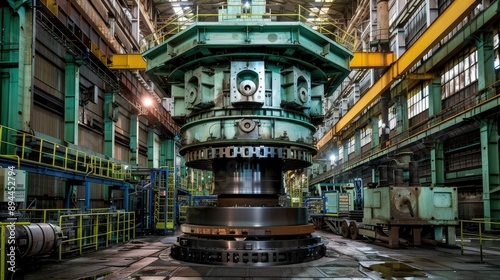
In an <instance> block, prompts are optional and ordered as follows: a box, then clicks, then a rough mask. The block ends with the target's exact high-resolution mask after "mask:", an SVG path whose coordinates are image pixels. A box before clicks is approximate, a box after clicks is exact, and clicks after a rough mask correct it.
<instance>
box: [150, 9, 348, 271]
mask: <svg viewBox="0 0 500 280" xmlns="http://www.w3.org/2000/svg"><path fill="white" fill-rule="evenodd" d="M252 5H254V6H252V13H254V14H255V15H263V14H266V12H267V11H266V10H265V9H266V7H265V1H263V0H253V1H252ZM218 12H219V14H220V15H221V17H222V18H224V21H221V22H202V21H197V22H194V23H192V24H191V25H190V26H189V27H188V28H186V29H185V30H184V31H182V32H180V33H179V34H176V36H173V37H170V38H169V39H167V40H166V41H165V42H164V43H162V44H160V45H158V46H156V47H155V48H153V49H150V50H148V51H146V52H145V53H144V54H143V56H144V57H145V58H146V61H147V70H146V72H147V73H148V75H149V76H150V77H151V79H152V80H153V81H155V83H156V84H157V85H159V86H158V88H159V89H160V90H162V91H163V92H164V93H165V95H167V96H169V97H172V101H173V103H174V106H173V108H174V109H173V112H172V117H173V118H174V119H175V120H176V121H177V122H178V123H179V124H180V125H182V127H181V134H182V139H181V143H182V146H181V147H180V149H179V153H180V154H181V155H182V156H184V158H185V163H186V166H188V167H190V168H196V169H202V170H210V171H212V172H213V176H212V178H213V182H212V183H213V188H212V189H213V191H212V193H213V194H214V195H216V196H217V206H216V207H201V206H196V207H188V209H187V213H186V223H185V224H182V225H181V226H180V229H181V231H182V233H183V235H182V236H180V237H178V240H177V242H176V243H175V244H174V245H173V246H172V248H171V256H172V257H173V258H174V259H177V260H180V261H188V262H197V263H206V264H220V265H238V266H267V265H281V264H291V263H298V262H305V261H311V260H315V259H318V258H321V257H323V256H324V255H325V253H326V248H325V244H324V243H323V242H322V240H321V238H319V237H318V236H316V235H315V234H314V226H313V225H312V224H309V220H308V215H307V209H306V208H305V207H288V206H286V205H283V203H282V200H281V199H280V198H281V197H282V196H283V195H284V194H286V191H285V189H286V188H290V187H292V186H285V183H284V180H283V173H284V172H286V171H290V170H295V169H301V168H306V167H308V166H310V164H311V163H310V162H311V161H312V157H313V156H314V155H315V154H316V153H317V150H316V147H315V146H314V144H315V143H314V140H313V137H312V135H313V134H314V132H315V130H316V128H315V125H314V123H313V120H315V121H318V120H321V118H322V117H324V112H323V98H324V97H325V96H328V95H331V94H332V93H333V92H334V91H335V89H336V87H337V86H338V85H339V84H340V83H341V81H342V80H343V79H344V78H345V77H346V76H347V74H348V73H349V61H350V59H351V58H352V53H351V52H350V51H348V50H347V49H346V48H345V47H343V46H341V45H339V44H338V43H337V42H335V41H334V40H331V39H329V38H327V37H326V36H324V35H322V34H319V33H318V32H316V31H315V30H313V29H312V28H311V27H309V26H308V25H306V24H303V23H301V22H272V21H271V20H272V17H269V18H261V19H259V20H255V19H256V17H255V16H251V17H248V18H246V17H232V16H228V15H236V14H240V13H241V1H240V0H230V1H227V5H226V6H224V7H223V8H221V9H218ZM236 21H238V22H239V23H238V24H235V22H236ZM263 22H265V23H263ZM291 42H293V43H291ZM301 42H303V43H304V45H303V44H302V43H301Z"/></svg>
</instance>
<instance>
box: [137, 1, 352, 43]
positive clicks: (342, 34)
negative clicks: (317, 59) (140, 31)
mask: <svg viewBox="0 0 500 280" xmlns="http://www.w3.org/2000/svg"><path fill="white" fill-rule="evenodd" d="M235 6H240V10H242V11H243V10H244V7H243V4H242V5H235ZM261 6H262V5H261ZM224 7H227V5H224ZM252 7H254V8H255V7H259V5H252ZM218 8H219V7H214V6H213V5H212V7H211V10H213V11H218V10H219V9H218ZM260 8H262V7H260ZM263 9H264V10H266V11H268V12H266V13H264V14H257V13H251V12H249V13H244V14H240V13H238V14H222V13H215V12H214V13H200V12H199V11H200V10H210V8H209V9H207V8H206V7H205V5H199V6H197V8H196V11H193V10H190V11H185V12H184V14H182V15H178V16H177V17H174V18H173V19H172V20H170V21H168V22H167V23H166V24H165V25H164V26H162V27H161V28H159V29H158V30H156V31H155V33H153V34H151V35H149V36H147V37H145V38H144V39H143V41H142V44H141V52H145V51H147V50H149V49H151V48H153V47H155V46H157V45H159V44H161V43H163V42H164V41H165V40H166V39H168V38H170V37H171V36H173V35H175V34H177V33H179V32H181V31H182V30H184V29H186V28H187V27H188V26H190V25H192V24H194V23H196V22H205V21H212V22H213V21H214V18H237V17H238V18H240V19H247V20H250V21H256V20H259V19H271V20H273V21H279V22H302V23H304V24H306V25H308V26H310V27H311V28H313V29H315V30H316V31H318V32H319V33H321V34H323V35H325V36H327V37H329V38H330V39H332V40H333V41H335V42H337V43H339V44H340V45H342V46H344V47H345V48H347V49H348V50H350V51H354V50H355V48H356V45H357V38H356V37H354V36H352V35H351V34H349V33H347V32H346V31H344V30H343V29H341V28H340V27H338V26H337V25H336V24H335V23H333V22H331V21H329V20H328V19H326V18H324V17H320V16H319V15H318V14H317V13H315V12H313V11H311V10H309V9H307V8H304V7H302V6H300V5H299V6H298V10H297V13H286V14H285V13H275V12H272V9H271V6H266V7H264V8H263ZM256 10H262V9H256ZM306 15H307V16H306Z"/></svg>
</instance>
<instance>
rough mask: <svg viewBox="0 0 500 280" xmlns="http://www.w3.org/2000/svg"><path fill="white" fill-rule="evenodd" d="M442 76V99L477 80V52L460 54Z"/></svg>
mask: <svg viewBox="0 0 500 280" xmlns="http://www.w3.org/2000/svg"><path fill="white" fill-rule="evenodd" d="M453 63H454V65H450V66H448V67H447V68H448V70H447V71H446V72H445V73H444V75H442V76H441V99H446V98H448V97H450V96H452V95H454V94H455V93H457V92H459V91H460V90H462V89H463V88H465V87H467V86H469V85H470V84H472V83H474V82H476V81H477V52H476V51H474V52H472V53H470V54H467V55H465V56H459V57H458V62H457V60H453Z"/></svg>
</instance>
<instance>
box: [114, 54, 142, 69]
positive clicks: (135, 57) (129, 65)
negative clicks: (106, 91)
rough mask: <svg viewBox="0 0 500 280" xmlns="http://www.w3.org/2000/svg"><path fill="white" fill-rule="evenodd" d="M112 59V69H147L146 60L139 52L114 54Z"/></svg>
mask: <svg viewBox="0 0 500 280" xmlns="http://www.w3.org/2000/svg"><path fill="white" fill-rule="evenodd" d="M111 61H112V63H111V64H109V65H108V67H109V69H112V70H146V61H145V60H144V58H142V54H139V53H130V54H114V55H113V56H112V57H111Z"/></svg>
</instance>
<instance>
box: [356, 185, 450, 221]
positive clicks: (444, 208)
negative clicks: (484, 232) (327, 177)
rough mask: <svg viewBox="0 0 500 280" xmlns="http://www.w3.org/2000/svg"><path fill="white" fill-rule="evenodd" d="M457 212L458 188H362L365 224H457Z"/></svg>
mask: <svg viewBox="0 0 500 280" xmlns="http://www.w3.org/2000/svg"><path fill="white" fill-rule="evenodd" d="M387 202H389V203H387ZM457 209H458V196H457V188H450V187H421V186H404V187H379V188H365V189H364V212H363V214H364V216H363V223H364V224H366V225H374V226H375V225H458V210H457Z"/></svg>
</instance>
